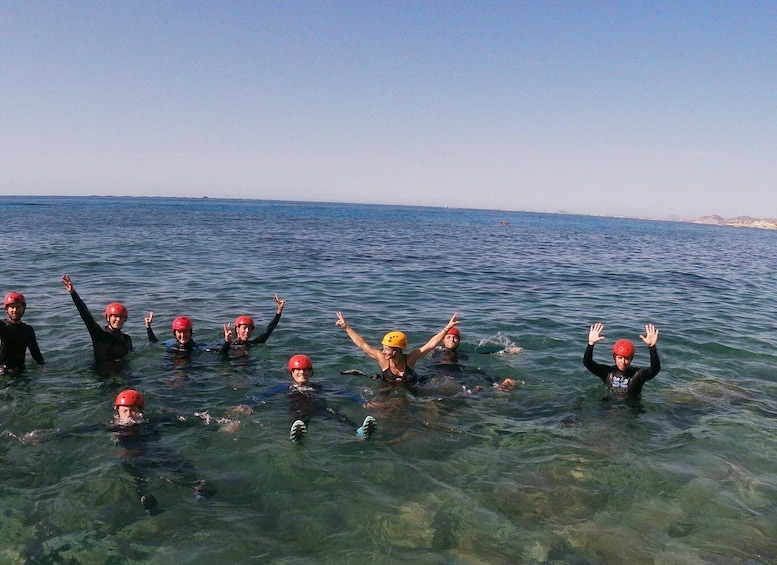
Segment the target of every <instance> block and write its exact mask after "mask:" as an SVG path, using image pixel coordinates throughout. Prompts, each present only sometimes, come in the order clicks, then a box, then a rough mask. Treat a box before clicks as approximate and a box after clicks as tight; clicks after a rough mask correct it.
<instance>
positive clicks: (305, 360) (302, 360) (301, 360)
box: [288, 355, 313, 371]
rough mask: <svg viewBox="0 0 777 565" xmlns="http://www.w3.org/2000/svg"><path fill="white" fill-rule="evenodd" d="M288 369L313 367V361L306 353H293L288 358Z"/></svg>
mask: <svg viewBox="0 0 777 565" xmlns="http://www.w3.org/2000/svg"><path fill="white" fill-rule="evenodd" d="M288 367H289V371H291V370H292V369H313V361H311V360H310V357H308V356H307V355H295V356H294V357H292V358H291V359H289V365H288Z"/></svg>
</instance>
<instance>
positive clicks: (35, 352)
mask: <svg viewBox="0 0 777 565" xmlns="http://www.w3.org/2000/svg"><path fill="white" fill-rule="evenodd" d="M27 347H28V348H29V350H30V355H32V358H33V359H35V361H36V362H37V363H38V365H44V364H45V363H46V362H45V361H44V360H43V354H42V353H41V352H40V347H38V339H37V338H36V337H35V330H34V329H32V327H31V328H30V341H29V343H27Z"/></svg>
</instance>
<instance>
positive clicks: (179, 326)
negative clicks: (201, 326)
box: [172, 316, 194, 344]
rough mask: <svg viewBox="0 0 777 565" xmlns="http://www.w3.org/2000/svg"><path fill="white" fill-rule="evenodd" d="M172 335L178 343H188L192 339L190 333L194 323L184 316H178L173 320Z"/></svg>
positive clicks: (192, 330)
mask: <svg viewBox="0 0 777 565" xmlns="http://www.w3.org/2000/svg"><path fill="white" fill-rule="evenodd" d="M172 329H173V335H174V336H175V340H176V341H177V342H178V343H180V344H185V343H188V342H189V341H190V340H191V339H192V333H193V332H194V325H193V324H192V321H191V319H190V318H188V317H186V316H178V317H177V318H176V319H175V320H173V326H172Z"/></svg>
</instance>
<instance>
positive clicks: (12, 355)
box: [0, 320, 44, 374]
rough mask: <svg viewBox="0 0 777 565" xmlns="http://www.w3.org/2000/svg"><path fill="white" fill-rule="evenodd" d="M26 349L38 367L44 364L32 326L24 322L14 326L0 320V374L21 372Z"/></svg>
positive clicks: (9, 322) (7, 321)
mask: <svg viewBox="0 0 777 565" xmlns="http://www.w3.org/2000/svg"><path fill="white" fill-rule="evenodd" d="M27 349H29V350H30V355H32V358H33V359H35V361H37V363H38V365H43V364H44V361H43V355H42V354H41V352H40V348H39V347H38V340H37V339H35V330H33V329H32V326H30V325H28V324H25V323H24V322H19V323H18V324H14V323H13V322H11V321H10V320H0V374H2V373H4V372H6V371H23V370H24V357H25V353H26V352H27Z"/></svg>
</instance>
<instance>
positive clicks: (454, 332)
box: [445, 326, 461, 337]
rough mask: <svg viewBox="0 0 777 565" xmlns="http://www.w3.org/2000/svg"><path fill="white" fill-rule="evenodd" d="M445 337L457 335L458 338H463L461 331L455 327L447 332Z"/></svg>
mask: <svg viewBox="0 0 777 565" xmlns="http://www.w3.org/2000/svg"><path fill="white" fill-rule="evenodd" d="M445 335H455V336H456V337H461V332H460V331H459V328H457V327H456V326H453V327H452V328H451V329H449V330H448V331H447V332H445Z"/></svg>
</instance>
